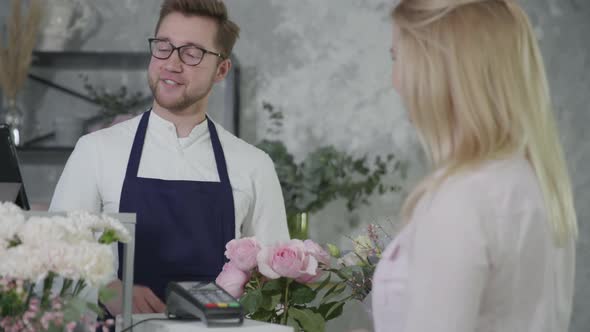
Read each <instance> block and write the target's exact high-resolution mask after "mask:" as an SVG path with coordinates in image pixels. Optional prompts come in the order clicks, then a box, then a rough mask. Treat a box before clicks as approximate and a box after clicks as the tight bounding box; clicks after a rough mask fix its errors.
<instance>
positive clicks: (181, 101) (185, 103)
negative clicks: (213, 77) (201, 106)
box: [148, 75, 213, 112]
mask: <svg viewBox="0 0 590 332" xmlns="http://www.w3.org/2000/svg"><path fill="white" fill-rule="evenodd" d="M158 82H159V81H158V80H152V78H151V77H149V75H148V85H149V86H150V90H152V95H153V96H154V99H155V100H156V102H157V103H158V105H160V106H162V107H163V108H165V109H167V110H169V111H171V112H180V111H183V110H185V109H187V108H189V107H190V106H192V105H195V104H196V103H198V102H200V101H201V100H203V99H204V98H206V97H207V95H208V94H209V92H210V91H211V89H212V88H213V82H211V84H210V85H209V87H208V88H207V90H206V91H204V92H199V93H197V94H194V95H189V94H187V91H186V90H185V91H183V93H182V96H181V97H180V98H177V99H176V100H174V101H169V102H165V101H163V100H161V98H160V97H159V96H158Z"/></svg>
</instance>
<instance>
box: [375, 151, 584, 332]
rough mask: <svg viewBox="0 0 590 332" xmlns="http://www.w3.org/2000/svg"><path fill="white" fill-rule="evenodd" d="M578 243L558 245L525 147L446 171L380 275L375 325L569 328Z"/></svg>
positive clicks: (402, 330) (399, 330) (418, 329)
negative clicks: (465, 169)
mask: <svg viewBox="0 0 590 332" xmlns="http://www.w3.org/2000/svg"><path fill="white" fill-rule="evenodd" d="M574 248H575V246H574V241H573V240H572V241H570V242H569V243H568V244H567V245H566V246H565V247H563V248H558V247H556V246H555V245H554V241H553V234H552V228H551V225H550V224H549V222H548V220H547V213H546V210H545V208H544V202H543V197H542V194H541V190H540V187H539V185H538V181H537V179H536V176H535V174H534V172H533V169H532V168H531V167H530V165H529V163H528V162H527V161H526V160H525V159H524V158H521V157H516V158H513V159H509V160H504V161H495V162H490V163H488V164H486V165H485V166H483V167H482V168H480V169H478V170H477V171H473V172H471V173H466V174H461V175H455V176H452V177H450V178H449V179H447V180H446V181H445V182H444V183H443V184H442V185H441V187H440V188H439V189H438V190H437V191H436V193H434V194H431V195H426V196H425V197H424V198H422V199H421V200H420V202H419V204H418V206H417V207H416V210H415V212H414V215H413V217H412V220H411V221H410V223H409V224H408V225H407V226H406V227H405V228H404V229H403V230H402V231H401V232H400V233H399V235H398V236H397V237H396V239H395V240H394V241H392V243H391V244H390V245H389V246H388V247H387V249H386V250H385V251H384V253H383V255H382V259H381V261H380V262H379V265H378V267H377V270H376V272H375V275H374V288H373V292H372V297H373V303H372V311H373V318H374V323H375V330H376V331H377V332H382V331H394V332H424V331H437V332H467V331H469V332H474V331H477V332H484V331H485V332H492V331H493V332H500V331H501V332H556V331H563V332H565V331H567V330H568V326H569V320H570V315H571V311H572V299H573V287H574V267H575V249H574Z"/></svg>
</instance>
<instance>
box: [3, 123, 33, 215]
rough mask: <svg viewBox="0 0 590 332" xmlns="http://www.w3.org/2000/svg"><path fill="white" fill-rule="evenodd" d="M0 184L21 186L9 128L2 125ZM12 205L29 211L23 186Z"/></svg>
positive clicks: (21, 182) (20, 177)
mask: <svg viewBox="0 0 590 332" xmlns="http://www.w3.org/2000/svg"><path fill="white" fill-rule="evenodd" d="M0 183H20V184H23V179H22V176H21V172H20V167H19V162H18V156H17V154H16V148H15V146H14V142H13V140H12V135H11V133H10V127H8V126H7V125H4V124H0ZM14 203H16V205H18V206H20V207H21V208H22V209H24V210H30V206H29V201H28V199H27V195H26V193H25V186H24V185H21V186H20V189H19V192H18V195H17V197H16V200H15V202H14Z"/></svg>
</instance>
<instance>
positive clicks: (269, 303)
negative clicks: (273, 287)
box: [261, 293, 282, 310]
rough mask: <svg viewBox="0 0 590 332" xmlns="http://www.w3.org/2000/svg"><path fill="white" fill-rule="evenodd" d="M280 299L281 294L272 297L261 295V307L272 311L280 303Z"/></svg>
mask: <svg viewBox="0 0 590 332" xmlns="http://www.w3.org/2000/svg"><path fill="white" fill-rule="evenodd" d="M281 297H282V294H280V293H278V294H273V295H266V294H264V293H263V295H262V304H261V307H262V308H263V309H266V310H274V309H275V308H276V307H277V305H278V304H279V303H280V302H281Z"/></svg>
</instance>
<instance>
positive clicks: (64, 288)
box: [59, 278, 74, 297]
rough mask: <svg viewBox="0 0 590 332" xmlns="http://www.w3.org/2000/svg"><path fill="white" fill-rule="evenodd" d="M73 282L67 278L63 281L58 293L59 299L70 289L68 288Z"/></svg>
mask: <svg viewBox="0 0 590 332" xmlns="http://www.w3.org/2000/svg"><path fill="white" fill-rule="evenodd" d="M73 282H74V281H73V280H72V279H67V278H66V279H64V283H63V285H62V286H61V291H60V292H59V296H60V297H63V296H64V295H65V294H66V292H67V291H68V290H69V289H70V287H72V283H73Z"/></svg>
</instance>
